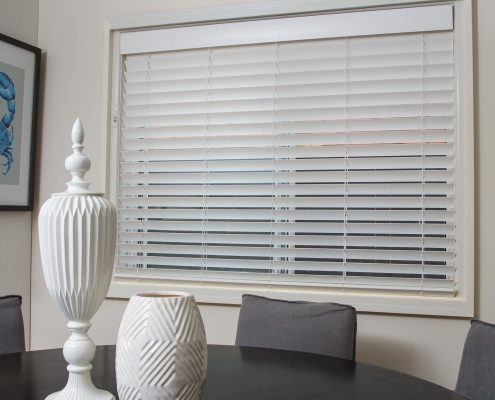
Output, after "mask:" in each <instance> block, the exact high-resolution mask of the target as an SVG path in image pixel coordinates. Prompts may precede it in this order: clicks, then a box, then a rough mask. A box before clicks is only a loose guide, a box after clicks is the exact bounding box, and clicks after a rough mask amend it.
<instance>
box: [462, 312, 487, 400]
mask: <svg viewBox="0 0 495 400" xmlns="http://www.w3.org/2000/svg"><path fill="white" fill-rule="evenodd" d="M455 391H456V392H457V393H459V394H460V395H462V396H464V397H467V398H468V399H470V400H495V325H492V324H487V323H486V322H482V321H477V320H473V321H471V329H470V330H469V333H468V335H467V338H466V342H465V344H464V351H463V353H462V361H461V367H460V369H459V376H458V378H457V386H456V388H455Z"/></svg>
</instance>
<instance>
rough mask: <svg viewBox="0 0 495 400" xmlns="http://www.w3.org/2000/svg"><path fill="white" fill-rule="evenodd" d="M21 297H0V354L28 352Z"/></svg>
mask: <svg viewBox="0 0 495 400" xmlns="http://www.w3.org/2000/svg"><path fill="white" fill-rule="evenodd" d="M21 303H22V298H21V296H16V295H12V296H3V297H0V354H6V353H19V352H22V351H25V350H26V347H25V343H24V322H23V320H22V311H21Z"/></svg>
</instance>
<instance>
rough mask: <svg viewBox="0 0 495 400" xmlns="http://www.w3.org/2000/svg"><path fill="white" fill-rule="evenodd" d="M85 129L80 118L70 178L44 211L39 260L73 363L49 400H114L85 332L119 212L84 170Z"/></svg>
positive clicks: (103, 286)
mask: <svg viewBox="0 0 495 400" xmlns="http://www.w3.org/2000/svg"><path fill="white" fill-rule="evenodd" d="M83 139H84V131H83V128H82V125H81V123H80V121H79V119H78V120H77V121H76V123H75V124H74V127H73V129H72V142H73V146H72V149H73V154H72V155H71V156H69V157H68V158H67V159H66V161H65V167H66V169H67V170H68V171H69V172H70V173H71V175H72V180H71V182H69V183H68V184H67V186H68V189H67V191H65V192H63V193H57V194H53V195H52V196H51V198H50V199H48V200H47V201H46V202H45V203H44V204H43V206H42V207H41V210H40V215H39V237H40V251H41V261H42V265H43V273H44V276H45V281H46V286H47V287H48V292H49V293H50V296H51V297H52V299H53V300H54V301H55V303H56V304H57V305H58V307H59V308H60V310H61V311H62V313H63V314H64V315H65V317H66V318H67V319H68V320H69V323H68V324H67V326H68V328H69V329H70V331H71V335H70V337H69V339H68V340H67V341H66V342H65V344H64V350H63V352H64V357H65V359H66V360H67V362H68V363H69V365H68V367H67V370H68V371H69V379H68V382H67V385H66V386H65V388H64V389H63V390H61V391H59V392H56V393H53V394H51V395H50V396H48V398H47V399H50V400H69V399H70V400H90V399H91V400H96V399H101V400H110V399H114V396H113V395H112V394H110V393H108V392H106V391H104V390H100V389H97V388H96V387H95V386H94V385H93V383H92V381H91V376H90V371H91V369H92V365H91V361H92V360H93V357H94V354H95V345H94V343H93V341H92V340H91V339H90V337H89V336H88V334H87V331H88V329H89V328H90V327H91V324H90V322H89V321H90V319H91V318H92V317H93V315H94V314H95V313H96V311H97V310H98V308H99V307H100V305H101V303H102V302H103V300H104V299H105V296H106V294H107V291H108V286H109V285H110V281H111V279H112V271H113V262H114V255H115V242H116V210H115V207H114V206H113V205H112V204H111V203H110V201H108V200H107V199H106V198H104V197H103V196H102V195H101V194H98V193H93V192H91V191H90V190H89V188H88V186H89V183H87V182H85V181H84V174H85V173H86V171H87V170H88V169H89V168H90V166H91V163H90V161H89V159H88V158H87V157H86V156H85V155H84V154H82V148H83V146H82V142H83Z"/></svg>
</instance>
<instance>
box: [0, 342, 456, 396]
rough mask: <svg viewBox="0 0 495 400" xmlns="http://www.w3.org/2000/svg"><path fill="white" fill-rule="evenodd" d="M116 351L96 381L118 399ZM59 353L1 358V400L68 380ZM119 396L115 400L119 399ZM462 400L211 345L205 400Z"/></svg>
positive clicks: (340, 365)
mask: <svg viewBox="0 0 495 400" xmlns="http://www.w3.org/2000/svg"><path fill="white" fill-rule="evenodd" d="M114 360H115V346H98V347H97V351H96V357H95V360H94V363H93V365H94V369H93V373H92V375H93V381H94V383H95V384H96V386H97V387H99V388H103V389H106V390H108V391H110V392H112V393H113V394H115V395H117V390H116V387H115V367H114ZM65 367H66V363H65V360H64V359H63V356H62V351H61V349H54V350H42V351H32V352H26V353H17V354H6V355H1V356H0V399H1V400H38V399H39V400H42V399H44V398H45V397H46V396H47V395H48V394H50V393H52V392H54V391H56V390H60V389H62V387H63V386H64V385H65V382H66V380H67V372H66V370H65ZM116 397H117V396H116ZM243 399H245V400H247V399H250V400H296V399H297V400H317V399H318V400H320V399H321V400H323V399H346V400H374V399H376V400H387V399H391V400H392V399H394V400H408V399H415V400H418V399H431V400H446V399H451V400H453V399H463V397H461V396H459V395H457V394H455V393H454V392H452V391H450V390H448V389H445V388H443V387H441V386H438V385H435V384H433V383H430V382H427V381H424V380H421V379H418V378H414V377H412V376H409V375H405V374H401V373H399V372H395V371H391V370H387V369H384V368H379V367H373V366H370V365H366V364H361V363H355V362H352V361H346V360H341V359H338V358H332V357H325V356H319V355H314V354H307V353H297V352H291V351H280V350H270V349H257V348H248V347H244V348H242V347H241V348H240V347H233V346H208V376H207V379H206V388H205V394H204V400H243Z"/></svg>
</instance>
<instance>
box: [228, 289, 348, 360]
mask: <svg viewBox="0 0 495 400" xmlns="http://www.w3.org/2000/svg"><path fill="white" fill-rule="evenodd" d="M356 328H357V321H356V310H355V309H354V307H351V306H347V305H342V304H335V303H310V302H305V301H284V300H275V299H269V298H266V297H260V296H252V295H244V296H243V297H242V304H241V311H240V314H239V322H238V324H237V337H236V341H235V342H236V345H238V346H250V347H265V348H272V349H280V350H294V351H304V352H307V353H317V354H324V355H329V356H334V357H340V358H345V359H348V360H354V357H355V352H356Z"/></svg>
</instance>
